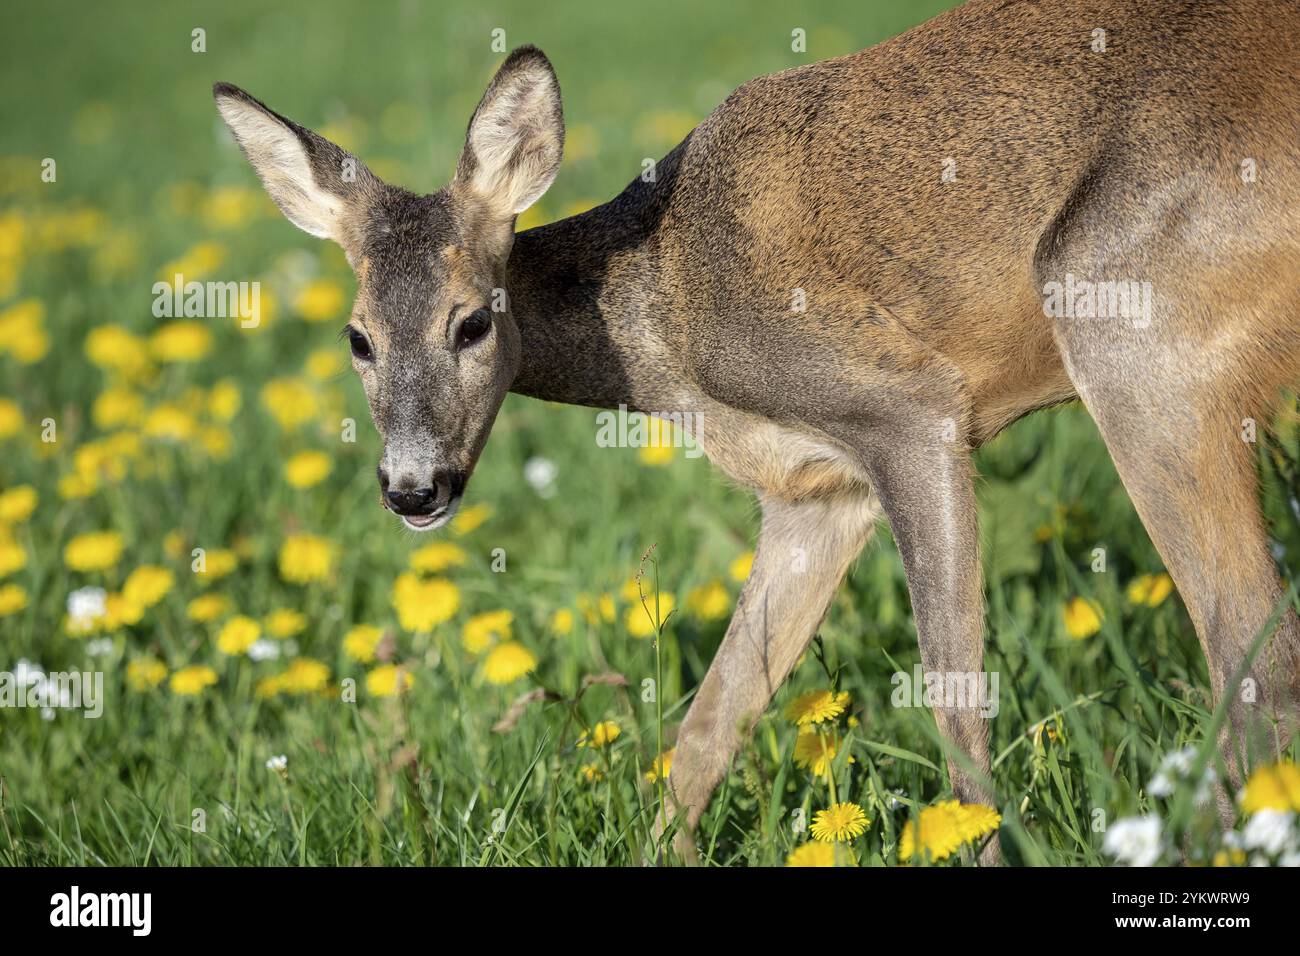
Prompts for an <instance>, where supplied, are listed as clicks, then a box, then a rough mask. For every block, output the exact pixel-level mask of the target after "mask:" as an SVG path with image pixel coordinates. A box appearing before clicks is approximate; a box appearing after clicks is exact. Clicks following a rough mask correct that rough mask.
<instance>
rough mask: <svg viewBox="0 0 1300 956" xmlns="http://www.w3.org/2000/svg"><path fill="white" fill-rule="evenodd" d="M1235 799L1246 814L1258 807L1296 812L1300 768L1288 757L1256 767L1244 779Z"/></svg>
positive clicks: (1299, 802)
mask: <svg viewBox="0 0 1300 956" xmlns="http://www.w3.org/2000/svg"><path fill="white" fill-rule="evenodd" d="M1239 799H1240V800H1241V809H1242V810H1243V811H1245V813H1246V814H1247V815H1248V816H1249V815H1251V814H1255V813H1258V812H1259V811H1261V810H1290V811H1293V812H1295V813H1300V767H1297V766H1296V765H1295V764H1293V763H1291V762H1290V761H1289V760H1284V761H1282V762H1281V763H1275V764H1271V765H1269V766H1267V767H1260V768H1259V769H1257V770H1256V771H1255V772H1254V773H1252V774H1251V775H1250V777H1249V779H1247V780H1246V786H1245V788H1244V789H1243V790H1242V791H1241V796H1240V797H1239Z"/></svg>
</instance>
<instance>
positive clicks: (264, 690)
mask: <svg viewBox="0 0 1300 956" xmlns="http://www.w3.org/2000/svg"><path fill="white" fill-rule="evenodd" d="M282 690H284V675H283V674H272V675H271V676H270V677H263V678H262V679H261V680H259V681H258V682H257V683H256V684H254V685H253V696H254V697H256V698H257V699H258V700H268V699H270V698H272V697H274V696H276V695H277V694H279V693H280V692H281V691H282Z"/></svg>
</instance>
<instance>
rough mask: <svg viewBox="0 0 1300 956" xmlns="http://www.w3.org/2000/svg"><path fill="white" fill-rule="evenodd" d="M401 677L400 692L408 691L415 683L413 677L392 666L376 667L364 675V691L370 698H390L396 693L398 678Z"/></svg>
mask: <svg viewBox="0 0 1300 956" xmlns="http://www.w3.org/2000/svg"><path fill="white" fill-rule="evenodd" d="M399 675H400V676H401V690H402V691H408V690H410V689H411V685H412V684H414V683H415V675H414V674H412V673H411V672H410V671H408V670H405V669H404V668H401V667H398V666H396V665H394V664H384V665H381V666H380V667H376V668H375V669H374V670H372V671H371V672H370V673H369V674H367V675H366V691H367V693H369V694H370V695H371V696H372V697H392V696H393V695H394V694H396V693H398V676H399Z"/></svg>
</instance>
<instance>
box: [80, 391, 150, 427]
mask: <svg viewBox="0 0 1300 956" xmlns="http://www.w3.org/2000/svg"><path fill="white" fill-rule="evenodd" d="M90 418H91V420H92V421H93V422H94V423H95V425H96V426H98V427H99V428H104V429H108V428H118V427H120V426H123V425H139V424H140V422H141V421H142V420H143V419H144V399H143V398H141V397H140V395H139V393H138V392H133V391H132V390H131V389H129V388H126V387H125V386H121V385H115V386H113V387H112V388H106V389H104V391H102V392H100V393H99V395H98V396H97V397H96V398H95V404H94V405H92V406H91V408H90Z"/></svg>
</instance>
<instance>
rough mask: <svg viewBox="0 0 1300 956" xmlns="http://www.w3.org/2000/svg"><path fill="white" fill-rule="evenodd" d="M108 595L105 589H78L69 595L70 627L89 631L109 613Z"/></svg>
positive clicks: (74, 629) (75, 629)
mask: <svg viewBox="0 0 1300 956" xmlns="http://www.w3.org/2000/svg"><path fill="white" fill-rule="evenodd" d="M107 599H108V593H107V592H106V591H105V590H104V589H103V588H78V589H77V590H75V591H73V592H72V593H71V594H69V595H68V626H69V627H70V628H71V629H72V630H73V631H88V630H90V629H91V628H93V627H94V626H95V622H96V621H98V620H99V619H100V618H101V617H103V616H104V615H105V614H107V613H108V606H107V603H106V602H107Z"/></svg>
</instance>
